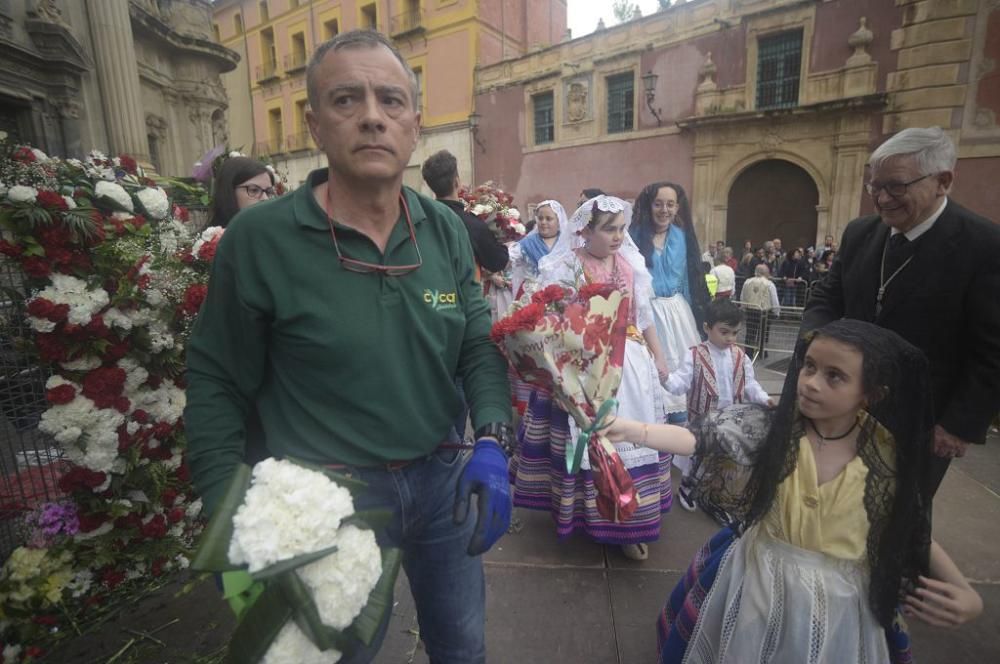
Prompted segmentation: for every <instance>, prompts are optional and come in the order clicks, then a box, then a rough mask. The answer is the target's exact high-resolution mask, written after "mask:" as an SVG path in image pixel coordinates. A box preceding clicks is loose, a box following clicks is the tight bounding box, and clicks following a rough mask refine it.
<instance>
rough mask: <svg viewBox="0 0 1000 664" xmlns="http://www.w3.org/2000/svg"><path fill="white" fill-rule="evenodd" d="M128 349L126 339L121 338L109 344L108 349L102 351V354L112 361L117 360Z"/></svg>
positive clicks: (124, 354)
mask: <svg viewBox="0 0 1000 664" xmlns="http://www.w3.org/2000/svg"><path fill="white" fill-rule="evenodd" d="M128 351H129V342H128V339H123V340H122V341H119V342H118V343H116V344H111V345H110V346H108V349H107V350H106V351H104V356H105V357H106V358H108V359H109V360H111V361H113V362H117V361H118V360H120V359H122V358H123V357H125V356H126V355H128Z"/></svg>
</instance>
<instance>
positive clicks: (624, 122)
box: [607, 72, 635, 134]
mask: <svg viewBox="0 0 1000 664" xmlns="http://www.w3.org/2000/svg"><path fill="white" fill-rule="evenodd" d="M634 79H635V76H633V74H632V72H625V73H624V74H615V75H614V76H608V78H607V83H608V133H609V134H618V133H621V132H623V131H632V116H633V115H634V108H635V80H634Z"/></svg>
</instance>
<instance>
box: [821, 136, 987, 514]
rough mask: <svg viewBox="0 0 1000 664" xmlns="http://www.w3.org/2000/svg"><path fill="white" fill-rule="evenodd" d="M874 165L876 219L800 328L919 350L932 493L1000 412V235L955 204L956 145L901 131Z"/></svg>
mask: <svg viewBox="0 0 1000 664" xmlns="http://www.w3.org/2000/svg"><path fill="white" fill-rule="evenodd" d="M869 167H870V180H869V181H868V182H867V183H866V185H865V189H866V191H867V192H868V194H869V195H870V196H871V197H872V202H873V203H874V205H875V210H876V211H877V214H875V215H871V216H867V217H862V218H860V219H855V220H854V221H852V222H851V223H850V224H848V226H847V229H846V230H845V231H844V236H843V239H842V241H841V243H840V250H839V251H838V253H837V255H836V258H835V259H834V261H833V266H832V267H831V269H830V271H829V273H828V275H827V277H826V278H825V279H824V280H822V281H820V282H819V283H818V284H817V286H816V287H815V289H814V290H813V294H812V297H811V298H810V300H809V302H808V303H807V304H806V307H805V314H804V317H803V322H802V331H803V332H807V331H809V330H813V329H816V328H818V327H821V326H823V325H824V324H826V323H828V322H830V321H833V320H836V319H838V318H856V319H860V320H866V321H870V322H874V323H876V324H877V325H880V326H882V327H885V328H888V329H890V330H893V331H895V332H897V333H898V334H899V335H901V336H902V337H904V338H905V339H906V340H907V341H909V342H910V343H912V344H914V345H915V346H917V347H918V348H920V349H921V350H923V351H924V353H925V354H926V355H927V359H928V360H929V361H930V366H931V375H932V385H931V390H932V392H933V400H934V409H935V417H936V422H937V424H936V426H935V429H934V448H933V451H931V452H929V455H930V456H929V458H928V460H927V463H926V468H925V470H926V475H925V481H926V484H925V486H926V490H927V493H928V495H929V496H933V494H934V493H936V491H937V489H938V486H939V485H940V483H941V480H942V478H943V477H944V474H945V472H946V471H947V469H948V464H949V463H950V462H951V459H952V458H954V457H960V456H963V455H965V452H966V448H967V447H968V445H969V444H970V443H983V442H984V441H985V437H986V431H987V428H988V427H989V424H990V420H991V419H992V418H993V416H994V415H996V413H997V410H998V409H1000V299H998V298H997V293H998V292H1000V261H998V260H997V256H1000V226H997V225H996V224H994V223H992V222H991V221H990V220H988V219H984V218H983V217H980V216H979V215H977V214H974V213H972V212H970V211H969V210H966V209H965V208H963V207H962V206H961V205H959V204H958V203H956V202H955V201H954V200H951V199H950V198H949V196H948V193H949V192H950V190H951V187H952V183H953V182H954V171H955V146H954V144H953V143H952V141H951V139H950V138H949V137H948V135H947V134H945V133H944V132H943V131H942V130H941V129H939V128H937V127H932V128H929V129H918V128H914V129H905V130H903V131H901V132H899V133H898V134H896V135H895V136H893V137H892V138H890V139H889V140H887V141H886V142H885V143H883V144H882V145H881V146H879V148H878V149H876V150H875V152H873V153H872V155H871V159H870V160H869ZM900 370H901V371H904V372H905V371H906V367H900ZM901 442H905V441H901Z"/></svg>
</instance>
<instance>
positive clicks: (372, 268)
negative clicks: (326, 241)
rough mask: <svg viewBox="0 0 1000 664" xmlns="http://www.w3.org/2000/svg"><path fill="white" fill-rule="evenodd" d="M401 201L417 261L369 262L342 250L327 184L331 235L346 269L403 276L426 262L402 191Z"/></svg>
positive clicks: (338, 258) (338, 255) (327, 205)
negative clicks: (384, 263)
mask: <svg viewBox="0 0 1000 664" xmlns="http://www.w3.org/2000/svg"><path fill="white" fill-rule="evenodd" d="M399 203H400V205H402V206H403V214H404V215H405V216H406V225H407V228H408V229H409V231H410V240H411V241H412V242H413V249H414V250H415V251H416V252H417V262H416V263H415V264H413V265H379V264H378V263H368V262H366V261H359V260H357V259H356V258H350V257H348V256H345V255H344V254H342V253H341V251H340V243H339V242H337V234H336V233H335V232H334V230H333V215H332V214H330V189H329V186H327V194H326V220H327V222H328V223H329V224H330V237H332V238H333V248H334V249H336V250H337V260H338V261H340V266H341V267H343V268H344V269H345V270H349V271H351V272H357V273H360V274H371V273H372V272H378V273H380V274H384V275H386V276H387V277H401V276H403V275H404V274H409V273H410V272H413V271H414V270H416V269H418V268H419V267H420V266H421V265H423V264H424V259H423V257H421V255H420V246H419V245H418V244H417V231H416V229H415V228H414V227H413V220H412V219H411V218H410V207H409V206H408V205H407V204H406V198H405V197H404V196H403V194H402V193H401V194H400V195H399Z"/></svg>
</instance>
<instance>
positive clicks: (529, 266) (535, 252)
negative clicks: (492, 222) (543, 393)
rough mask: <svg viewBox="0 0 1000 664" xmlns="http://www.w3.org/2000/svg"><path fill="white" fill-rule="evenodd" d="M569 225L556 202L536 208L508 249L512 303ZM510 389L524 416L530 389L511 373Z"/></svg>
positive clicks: (530, 283) (530, 282)
mask: <svg viewBox="0 0 1000 664" xmlns="http://www.w3.org/2000/svg"><path fill="white" fill-rule="evenodd" d="M568 223H569V221H568V220H567V219H566V211H565V210H564V209H563V206H562V205H561V204H560V203H559V201H554V200H544V201H542V202H541V203H539V204H538V207H536V208H535V227H534V228H533V229H531V232H530V233H528V234H527V235H526V236H524V238H523V239H522V240H521V241H519V242H517V243H515V244H514V245H512V246H511V248H510V266H511V269H510V272H511V290H512V291H513V293H514V299H515V300H516V299H518V298H520V297H521V296H522V295H523V294H524V291H525V289H529V290H530V289H534V287H535V285H536V284H537V282H538V261H540V260H541V259H542V258H544V257H545V256H548V254H549V252H550V251H552V247H554V246H555V244H556V242H557V241H558V240H559V237H560V236H561V235H562V233H563V232H565V230H566V225H567V224H568ZM510 387H511V395H512V401H513V404H514V408H515V409H517V412H518V414H519V415H524V411H525V409H527V407H528V398H529V397H530V396H531V390H532V389H533V388H532V386H531V385H530V384H528V383H526V382H524V381H523V380H521V377H520V376H518V375H517V372H516V371H514V370H513V369H511V371H510Z"/></svg>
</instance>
